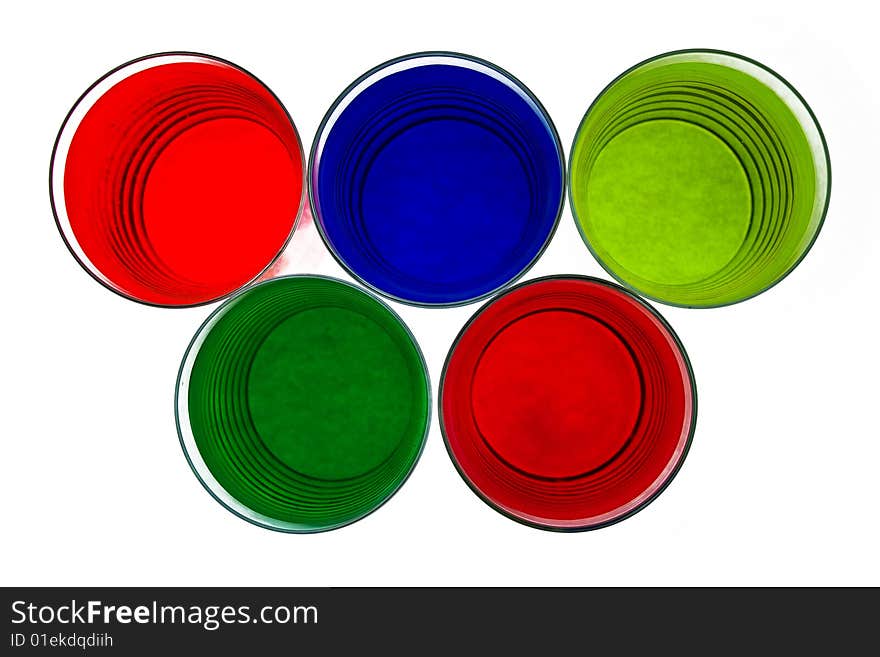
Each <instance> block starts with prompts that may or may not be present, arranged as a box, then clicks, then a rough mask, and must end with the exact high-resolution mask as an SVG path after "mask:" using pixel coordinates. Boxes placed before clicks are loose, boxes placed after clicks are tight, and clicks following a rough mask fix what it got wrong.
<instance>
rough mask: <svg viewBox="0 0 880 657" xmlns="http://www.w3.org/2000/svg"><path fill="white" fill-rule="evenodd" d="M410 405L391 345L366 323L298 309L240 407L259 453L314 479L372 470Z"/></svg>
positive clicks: (266, 350)
mask: <svg viewBox="0 0 880 657" xmlns="http://www.w3.org/2000/svg"><path fill="white" fill-rule="evenodd" d="M328 327H333V330H332V332H331V331H328ZM291 345H299V346H300V349H299V354H298V355H297V357H296V358H287V357H286V356H287V354H288V352H289V351H290V349H291ZM364 345H369V348H367V349H364V348H363V347H364ZM411 405H412V391H411V390H410V385H409V374H408V370H407V363H406V360H405V359H404V357H403V356H402V355H401V353H400V349H399V348H398V346H397V344H395V343H394V341H393V340H392V339H391V337H390V336H389V335H388V334H387V333H386V332H385V330H384V329H383V328H382V327H381V326H380V325H378V324H376V322H374V321H373V320H372V319H370V318H368V317H365V316H364V315H361V314H360V313H357V312H352V311H350V310H347V309H344V308H323V309H319V310H308V311H304V312H301V313H298V314H296V315H294V316H293V317H290V318H289V319H287V320H285V321H284V322H283V323H281V324H280V325H278V326H277V327H276V328H275V329H274V330H273V331H272V333H271V334H270V335H269V336H268V337H267V338H266V340H265V341H264V342H263V344H262V346H261V347H260V350H259V351H258V352H257V354H256V356H255V357H254V362H253V364H252V365H251V368H250V376H249V378H248V407H249V409H250V412H251V417H252V418H253V420H254V426H255V428H256V429H257V431H258V433H259V434H260V436H261V437H262V438H263V441H264V442H265V443H266V447H267V448H268V449H269V450H270V451H271V452H272V453H273V454H275V456H276V457H278V458H279V459H280V460H281V461H282V462H284V463H285V465H287V466H288V467H290V468H291V469H293V470H296V471H298V472H300V473H302V474H304V475H307V476H311V477H316V478H319V479H327V480H339V479H348V478H351V477H356V476H358V475H359V474H361V473H363V472H367V471H369V470H372V469H373V468H375V467H378V466H379V465H380V464H381V463H382V462H383V461H385V460H386V459H387V458H388V457H389V456H390V455H391V454H392V453H393V452H394V449H395V448H396V447H397V443H398V442H399V440H400V437H401V436H402V435H403V434H404V432H405V431H406V425H407V418H408V417H409V413H410V406H411ZM355 408H362V409H367V410H368V412H359V413H353V412H351V411H352V409H355Z"/></svg>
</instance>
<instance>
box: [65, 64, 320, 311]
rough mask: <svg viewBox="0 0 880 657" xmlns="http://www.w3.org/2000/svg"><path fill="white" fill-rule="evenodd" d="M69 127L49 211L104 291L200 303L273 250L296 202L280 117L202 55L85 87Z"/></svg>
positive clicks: (255, 270)
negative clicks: (58, 195) (57, 196)
mask: <svg viewBox="0 0 880 657" xmlns="http://www.w3.org/2000/svg"><path fill="white" fill-rule="evenodd" d="M145 65H146V68H144V66H145ZM71 117H74V118H75V119H77V120H78V122H76V123H75V125H69V123H70V119H69V120H68V123H66V124H65V127H64V128H63V129H62V134H64V132H65V130H72V131H73V134H72V137H71V138H70V142H69V146H68V147H67V148H66V152H64V153H57V154H56V156H57V157H60V158H61V161H60V162H54V161H53V168H56V167H57V168H59V171H57V172H55V171H53V176H54V175H59V176H61V177H62V183H63V187H62V188H61V191H62V194H63V204H62V205H61V206H60V210H61V211H60V212H59V207H57V206H58V204H57V202H56V214H63V217H59V225H60V226H62V232H63V233H64V234H65V235H64V236H65V239H66V240H67V241H68V244H69V245H71V247H72V250H73V251H74V254H75V255H77V257H78V258H79V259H80V261H81V262H82V263H83V265H84V266H85V267H86V268H87V269H88V270H89V271H91V272H92V273H93V275H95V276H96V277H97V278H98V279H99V280H101V281H102V282H104V283H105V284H107V285H108V286H110V287H111V289H114V290H116V291H118V292H121V293H122V294H123V295H125V296H128V297H130V298H133V299H136V300H140V301H144V302H147V303H151V304H157V305H167V306H185V305H194V304H199V303H205V302H208V301H213V300H215V299H218V298H220V297H223V296H225V295H227V294H229V293H231V292H233V291H235V290H236V289H238V288H240V287H242V286H244V285H246V284H247V283H249V282H251V281H252V280H254V279H255V278H256V277H257V276H259V274H260V273H261V272H262V271H263V270H264V269H265V268H266V267H268V266H269V265H270V263H271V262H272V261H273V260H274V259H275V257H276V256H277V255H278V253H279V252H280V251H281V250H282V249H283V247H284V245H285V243H286V241H287V239H288V237H289V236H290V234H291V231H292V230H293V227H294V224H295V222H296V218H297V215H298V213H299V210H300V207H301V204H302V190H303V162H302V149H301V145H300V141H299V138H298V136H297V134H296V130H295V128H294V127H293V125H292V123H291V121H290V118H289V117H288V116H287V112H286V111H285V109H284V108H283V106H282V105H281V104H280V102H279V101H278V100H277V99H276V98H275V96H274V95H273V94H272V92H271V91H269V90H268V89H267V88H266V87H265V86H264V85H263V84H262V83H261V82H259V81H258V80H257V79H255V78H254V77H253V76H251V75H250V74H248V73H247V72H245V71H244V70H242V69H240V68H238V67H236V66H234V65H232V64H229V63H227V62H224V61H222V60H216V59H214V58H209V57H207V56H202V55H192V56H189V55H180V56H175V55H158V56H154V57H152V58H145V59H144V60H137V61H136V62H133V63H131V64H129V65H127V66H125V67H122V68H121V69H119V70H117V71H115V72H113V73H111V74H108V76H107V77H106V78H105V79H102V81H99V82H98V83H96V86H95V87H93V88H92V89H91V90H90V91H89V92H87V93H86V94H85V95H84V97H83V99H81V100H80V102H79V103H78V104H77V106H76V107H75V108H74V110H73V111H72V113H71ZM62 142H63V140H61V139H60V138H59V144H61V143H62ZM65 228H67V230H65Z"/></svg>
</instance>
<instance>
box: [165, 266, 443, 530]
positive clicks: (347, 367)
mask: <svg viewBox="0 0 880 657" xmlns="http://www.w3.org/2000/svg"><path fill="white" fill-rule="evenodd" d="M430 405H431V400H430V385H429V381H428V374H427V370H426V367H425V362H424V359H423V357H422V354H421V351H420V350H419V347H418V345H417V344H416V342H415V340H414V338H413V336H412V334H411V333H410V332H409V329H408V328H407V327H406V325H405V324H404V323H403V321H402V320H401V319H400V318H399V317H398V316H397V315H396V314H395V313H394V312H393V311H392V310H391V309H390V308H389V307H388V306H387V305H385V304H384V303H383V302H381V301H379V300H378V299H376V298H375V297H373V296H372V295H370V294H368V293H366V292H364V291H362V290H360V289H358V288H356V287H354V286H353V285H350V284H348V283H343V282H342V281H338V280H335V279H330V278H323V277H317V276H288V277H283V278H277V279H273V280H270V281H267V282H264V283H261V284H259V285H256V286H254V287H251V288H249V289H247V290H245V291H244V292H242V293H240V294H238V295H237V296H235V297H233V298H231V299H230V300H229V301H227V302H226V303H224V304H223V305H222V306H220V307H219V308H218V309H217V310H216V311H215V312H214V313H213V314H212V315H211V316H210V317H209V318H208V319H207V321H206V322H205V323H204V324H203V325H202V326H201V328H200V329H199V330H198V332H197V333H196V335H195V337H194V338H193V341H192V343H191V344H190V346H189V348H188V349H187V351H186V354H185V356H184V359H183V363H182V365H181V368H180V374H179V376H178V381H177V396H176V416H177V426H178V432H179V434H180V440H181V444H182V445H183V449H184V453H185V454H186V458H187V460H188V461H189V463H190V465H191V467H192V469H193V472H194V473H195V475H196V477H198V479H199V480H200V481H201V482H202V484H203V485H204V487H205V488H206V489H207V490H208V492H210V493H211V495H213V496H214V498H215V499H217V501H219V502H220V503H221V504H222V505H223V506H225V507H226V508H227V509H229V510H230V511H232V512H233V513H235V514H236V515H238V516H240V517H242V518H244V519H245V520H249V521H250V522H253V523H254V524H257V525H260V526H262V527H266V528H270V529H275V530H280V531H287V532H316V531H324V530H329V529H334V528H337V527H341V526H343V525H346V524H349V523H351V522H354V521H356V520H358V519H360V518H363V517H364V516H365V515H367V514H369V513H370V512H372V511H374V510H375V509H377V508H378V507H379V506H381V505H382V504H383V503H384V502H385V501H387V500H388V499H389V498H390V497H391V496H392V495H393V494H394V493H395V492H396V491H397V490H398V489H399V488H400V486H401V485H402V484H403V483H404V481H405V480H406V478H407V477H408V476H409V473H410V472H411V471H412V468H413V467H414V466H415V463H416V461H417V460H418V458H419V455H420V453H421V451H422V447H423V445H424V441H425V437H426V435H427V431H428V423H429V416H430Z"/></svg>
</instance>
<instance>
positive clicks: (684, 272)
mask: <svg viewBox="0 0 880 657" xmlns="http://www.w3.org/2000/svg"><path fill="white" fill-rule="evenodd" d="M568 181H569V200H570V202H571V208H572V213H573V215H574V218H575V221H576V223H577V225H578V228H579V230H580V232H581V235H582V237H583V238H584V241H585V242H586V244H587V245H588V246H589V248H590V250H591V251H592V252H593V254H594V255H595V256H596V258H597V260H598V261H599V263H600V264H601V265H602V266H603V267H604V268H605V269H606V270H607V271H608V272H609V273H610V274H611V275H612V276H614V277H615V278H616V279H617V280H619V281H620V282H621V283H623V284H625V285H627V286H629V287H630V288H632V289H634V290H635V291H637V292H639V293H641V294H643V295H645V296H647V297H650V298H652V299H655V300H657V301H661V302H664V303H669V304H673V305H678V306H684V307H690V308H709V307H718V306H724V305H728V304H732V303H737V302H739V301H743V300H745V299H748V298H750V297H753V296H755V295H757V294H760V293H761V292H764V291H765V290H767V289H768V288H770V287H772V286H773V285H775V284H776V283H778V282H779V281H780V280H781V279H782V278H784V277H785V276H786V275H787V274H788V273H789V272H791V271H792V270H793V269H794V268H795V267H796V266H797V264H798V263H799V262H800V261H801V260H802V259H803V258H804V256H805V255H806V253H807V251H809V249H810V247H811V246H812V245H813V242H814V241H815V239H816V237H817V235H818V233H819V230H820V228H821V226H822V223H823V222H824V219H825V213H826V211H827V209H828V199H829V194H830V188H831V187H830V186H831V171H830V162H829V158H828V150H827V147H826V144H825V139H824V137H823V135H822V131H821V128H820V127H819V125H818V123H817V122H816V119H815V116H814V115H813V114H812V112H811V110H810V108H809V107H808V106H807V105H806V103H805V102H804V100H803V99H802V98H801V97H800V96H799V95H798V93H797V92H796V91H795V90H794V89H793V88H792V87H791V85H789V84H788V83H787V82H786V81H785V80H783V79H782V78H780V77H779V76H778V75H776V74H775V73H774V72H772V71H771V70H770V69H768V68H766V67H765V66H763V65H761V64H759V63H757V62H755V61H752V60H749V59H747V58H745V57H741V56H739V55H734V54H732V53H725V52H721V51H698V50H683V51H678V52H672V53H666V54H664V55H659V56H657V57H655V58H653V59H650V60H647V61H645V62H642V63H641V64H639V65H637V66H635V67H633V68H631V69H630V70H628V71H626V72H625V73H623V74H622V75H620V76H619V77H618V78H617V79H616V80H614V81H613V82H612V83H611V84H610V85H609V86H608V87H607V88H606V89H605V90H604V91H603V92H602V93H601V94H600V95H599V96H598V97H597V98H596V100H595V101H594V102H593V104H592V105H591V106H590V108H589V110H588V111H587V113H586V115H585V116H584V118H583V120H582V121H581V124H580V126H579V127H578V131H577V134H576V135H575V139H574V142H573V144H572V149H571V153H570V158H569V176H568Z"/></svg>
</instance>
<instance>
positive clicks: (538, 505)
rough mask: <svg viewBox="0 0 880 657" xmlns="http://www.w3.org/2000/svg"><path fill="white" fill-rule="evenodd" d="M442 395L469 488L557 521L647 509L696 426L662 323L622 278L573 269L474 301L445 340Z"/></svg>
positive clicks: (513, 512)
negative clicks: (452, 337)
mask: <svg viewBox="0 0 880 657" xmlns="http://www.w3.org/2000/svg"><path fill="white" fill-rule="evenodd" d="M439 404H440V427H441V430H442V432H443V437H444V440H445V441H446V447H447V449H448V451H449V454H450V457H451V458H452V461H453V463H454V464H455V467H456V468H457V469H458V471H459V473H460V474H461V476H462V478H463V479H464V480H465V482H466V483H467V484H468V485H469V486H470V487H471V489H472V490H473V491H474V492H475V493H476V494H477V495H478V496H479V497H480V498H482V499H483V500H484V501H485V502H486V503H488V504H489V505H490V506H491V507H493V508H494V509H496V510H497V511H500V512H501V513H503V514H504V515H506V516H508V517H510V518H513V519H514V520H518V521H520V522H523V523H525V524H527V525H531V526H534V527H539V528H542V529H552V530H558V531H577V530H586V529H596V528H598V527H604V526H606V525H609V524H611V523H614V522H617V521H620V520H622V519H624V518H626V517H628V516H630V515H632V514H633V513H635V512H637V511H639V510H640V509H642V508H644V507H645V505H647V504H648V503H650V502H651V501H652V500H654V499H655V498H656V497H657V496H658V495H659V494H660V493H661V492H662V491H663V489H664V488H665V487H666V486H667V484H669V482H670V481H671V480H672V478H673V477H674V476H675V474H676V472H677V471H678V469H679V468H680V467H681V464H682V462H683V461H684V458H685V455H686V454H687V451H688V447H689V446H690V442H691V438H692V436H693V432H694V428H695V424H696V387H695V384H694V379H693V374H692V371H691V367H690V364H689V362H688V358H687V355H686V354H685V351H684V348H683V347H682V345H681V343H680V342H679V340H678V338H677V337H676V335H675V333H674V332H673V331H672V329H671V328H670V326H669V325H668V324H667V323H666V322H665V321H664V320H663V318H662V317H661V316H660V315H659V314H658V313H657V312H656V311H655V310H653V309H652V308H651V307H650V306H648V305H647V304H646V303H645V302H643V301H642V300H641V299H639V298H638V297H637V296H635V295H634V294H632V293H630V292H628V291H626V290H624V289H623V288H621V287H619V286H618V285H615V284H613V283H608V282H605V281H601V280H598V279H593V278H587V277H581V276H552V277H548V278H543V279H536V280H532V281H529V282H527V283H523V284H521V285H518V286H516V287H514V288H512V289H511V290H510V291H508V292H506V293H504V294H502V295H501V296H499V297H497V298H495V299H494V300H493V301H491V302H489V303H488V304H486V305H485V306H484V307H483V308H482V309H480V310H479V311H478V312H477V313H476V314H475V315H474V316H473V317H472V318H471V320H470V321H469V322H468V323H467V324H466V325H465V327H464V328H463V329H462V331H461V333H460V334H459V336H458V338H457V339H456V341H455V343H454V344H453V347H452V349H451V350H450V352H449V356H448V357H447V360H446V364H445V366H444V369H443V375H442V378H441V380H440V402H439Z"/></svg>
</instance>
